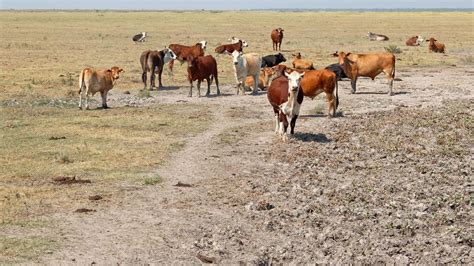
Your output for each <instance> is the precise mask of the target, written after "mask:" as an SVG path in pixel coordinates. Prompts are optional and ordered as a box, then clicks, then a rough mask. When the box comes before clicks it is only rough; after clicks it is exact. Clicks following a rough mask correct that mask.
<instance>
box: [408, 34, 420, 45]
mask: <svg viewBox="0 0 474 266" xmlns="http://www.w3.org/2000/svg"><path fill="white" fill-rule="evenodd" d="M422 43H423V37H421V36H418V35H417V36H413V37H411V38H410V39H408V40H407V41H406V42H405V44H406V45H407V46H420V45H421V44H422Z"/></svg>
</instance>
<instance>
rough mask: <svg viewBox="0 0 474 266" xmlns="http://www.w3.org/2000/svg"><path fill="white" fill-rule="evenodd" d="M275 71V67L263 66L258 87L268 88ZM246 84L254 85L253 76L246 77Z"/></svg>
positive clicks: (248, 85) (250, 86) (249, 86)
mask: <svg viewBox="0 0 474 266" xmlns="http://www.w3.org/2000/svg"><path fill="white" fill-rule="evenodd" d="M275 73H276V71H275V69H273V68H271V67H264V68H262V69H261V70H260V76H259V79H258V88H259V89H261V90H265V89H266V88H268V86H269V85H270V82H271V81H272V77H273V76H274V75H275ZM245 85H246V86H247V87H248V88H252V86H254V82H253V77H251V76H250V77H247V78H246V79H245Z"/></svg>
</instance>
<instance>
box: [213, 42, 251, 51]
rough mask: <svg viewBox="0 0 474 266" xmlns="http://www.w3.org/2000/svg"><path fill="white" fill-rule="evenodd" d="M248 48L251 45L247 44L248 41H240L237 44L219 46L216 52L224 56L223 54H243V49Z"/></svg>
mask: <svg viewBox="0 0 474 266" xmlns="http://www.w3.org/2000/svg"><path fill="white" fill-rule="evenodd" d="M248 46H249V45H248V44H247V42H246V41H243V40H239V41H238V42H236V43H231V44H223V45H220V46H217V47H216V49H215V51H216V53H218V54H223V53H227V54H232V52H234V51H238V52H242V50H243V48H244V47H248Z"/></svg>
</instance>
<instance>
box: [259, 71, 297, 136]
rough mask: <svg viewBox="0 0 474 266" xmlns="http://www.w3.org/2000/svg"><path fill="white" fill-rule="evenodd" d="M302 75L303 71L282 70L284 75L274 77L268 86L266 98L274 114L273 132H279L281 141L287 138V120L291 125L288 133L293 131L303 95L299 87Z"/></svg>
mask: <svg viewBox="0 0 474 266" xmlns="http://www.w3.org/2000/svg"><path fill="white" fill-rule="evenodd" d="M304 75H305V73H298V72H297V71H293V72H291V73H290V74H288V73H286V72H284V75H282V76H280V77H278V78H276V79H274V80H273V81H272V83H271V84H270V87H268V92H267V98H268V101H269V102H270V104H271V106H272V107H273V113H274V115H275V134H279V135H280V138H282V140H283V141H287V140H288V135H287V133H286V131H287V129H288V120H290V126H291V128H290V134H291V135H293V134H294V133H295V124H296V119H298V115H299V112H300V107H301V104H302V103H303V97H304V96H303V91H302V90H301V88H300V83H301V78H302V77H303V76H304Z"/></svg>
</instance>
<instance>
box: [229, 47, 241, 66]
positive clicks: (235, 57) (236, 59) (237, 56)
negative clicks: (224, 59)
mask: <svg viewBox="0 0 474 266" xmlns="http://www.w3.org/2000/svg"><path fill="white" fill-rule="evenodd" d="M242 55H243V53H242V52H239V51H237V50H235V51H234V52H232V62H233V63H234V65H238V64H239V63H240V62H241V61H242Z"/></svg>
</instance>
